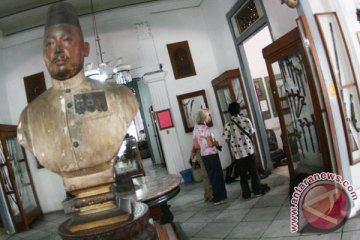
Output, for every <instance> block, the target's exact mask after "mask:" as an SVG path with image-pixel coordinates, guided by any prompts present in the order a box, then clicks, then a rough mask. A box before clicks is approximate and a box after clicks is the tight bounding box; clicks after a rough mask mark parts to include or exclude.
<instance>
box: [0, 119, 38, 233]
mask: <svg viewBox="0 0 360 240" xmlns="http://www.w3.org/2000/svg"><path fill="white" fill-rule="evenodd" d="M16 129H17V127H16V126H11V125H1V124H0V143H1V144H0V180H1V188H2V192H3V198H4V199H2V200H4V201H3V202H5V203H6V207H7V214H8V215H9V216H10V218H9V221H11V222H10V223H8V224H10V225H12V226H14V228H15V230H16V231H17V232H18V231H23V230H26V229H28V227H29V225H30V224H31V222H33V221H34V220H35V219H36V218H38V217H39V216H41V215H42V211H41V209H40V205H39V202H38V198H37V196H36V192H35V189H34V185H33V181H32V178H31V174H30V171H29V167H28V163H27V159H26V155H25V151H24V149H23V148H22V147H21V146H20V144H19V143H18V142H17V138H16ZM2 214H6V213H2Z"/></svg>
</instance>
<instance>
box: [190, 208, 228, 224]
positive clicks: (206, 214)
mask: <svg viewBox="0 0 360 240" xmlns="http://www.w3.org/2000/svg"><path fill="white" fill-rule="evenodd" d="M221 212H222V210H220V209H213V208H207V209H202V210H200V211H199V212H197V213H196V214H195V215H193V216H191V217H190V218H189V219H188V220H187V221H188V222H211V221H213V220H214V219H215V218H216V217H217V216H218V215H220V213H221Z"/></svg>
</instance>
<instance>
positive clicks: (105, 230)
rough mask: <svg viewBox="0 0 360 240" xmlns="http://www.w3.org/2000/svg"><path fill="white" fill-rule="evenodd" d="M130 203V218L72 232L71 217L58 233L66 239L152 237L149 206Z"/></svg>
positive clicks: (123, 239) (112, 239)
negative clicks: (131, 210)
mask: <svg viewBox="0 0 360 240" xmlns="http://www.w3.org/2000/svg"><path fill="white" fill-rule="evenodd" d="M131 204H132V206H131V207H132V209H133V212H132V218H131V219H129V220H127V221H123V222H118V223H114V224H109V225H105V226H101V227H96V228H92V229H87V230H80V231H76V232H72V231H71V230H70V228H71V224H72V223H73V222H74V219H73V218H71V219H69V220H67V221H65V222H63V223H62V224H61V225H60V226H59V229H58V232H59V235H60V236H61V237H62V239H66V240H98V239H102V240H129V239H139V240H140V239H149V240H150V239H154V238H155V236H156V234H155V228H154V225H152V224H151V223H149V208H148V207H147V205H146V204H143V203H138V202H132V203H131ZM88 216H89V215H88Z"/></svg>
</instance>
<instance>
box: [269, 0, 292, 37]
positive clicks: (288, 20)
mask: <svg viewBox="0 0 360 240" xmlns="http://www.w3.org/2000/svg"><path fill="white" fill-rule="evenodd" d="M262 2H263V4H264V8H265V12H266V15H267V17H268V19H269V23H270V26H271V35H272V37H273V38H274V39H273V40H276V39H278V38H279V37H281V36H283V35H284V34H285V33H288V32H289V31H291V30H293V29H294V28H295V27H296V22H295V20H296V18H298V14H297V11H296V9H295V8H289V7H288V6H286V5H285V4H281V1H279V0H263V1H262Z"/></svg>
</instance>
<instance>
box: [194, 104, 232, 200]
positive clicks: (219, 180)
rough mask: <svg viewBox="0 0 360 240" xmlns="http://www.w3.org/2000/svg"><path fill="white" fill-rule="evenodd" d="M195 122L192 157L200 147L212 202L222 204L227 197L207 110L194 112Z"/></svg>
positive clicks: (216, 145) (216, 144)
mask: <svg viewBox="0 0 360 240" xmlns="http://www.w3.org/2000/svg"><path fill="white" fill-rule="evenodd" d="M195 122H196V123H197V124H196V125H195V127H194V131H193V150H192V157H193V156H194V155H195V154H196V151H197V150H198V149H200V154H201V159H202V160H203V161H204V165H205V169H206V172H207V174H208V176H209V180H210V184H211V187H212V191H213V199H212V200H213V202H214V204H215V205H219V204H222V203H224V202H225V201H226V199H227V193H226V188H225V181H224V175H223V171H222V167H221V162H220V158H219V154H218V152H217V147H219V143H218V142H217V141H216V140H215V139H214V134H213V133H211V131H210V129H209V127H208V126H207V124H208V123H210V122H211V116H210V113H209V111H208V110H205V109H202V110H199V111H198V112H197V113H196V119H195Z"/></svg>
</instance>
